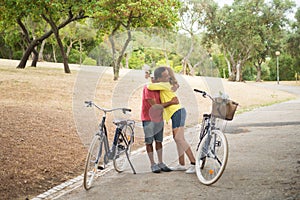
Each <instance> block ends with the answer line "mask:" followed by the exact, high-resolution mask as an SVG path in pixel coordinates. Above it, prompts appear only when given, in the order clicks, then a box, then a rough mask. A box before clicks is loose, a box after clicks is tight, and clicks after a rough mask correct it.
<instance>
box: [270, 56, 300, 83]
mask: <svg viewBox="0 0 300 200" xmlns="http://www.w3.org/2000/svg"><path fill="white" fill-rule="evenodd" d="M278 66H279V80H283V81H287V80H294V79H295V72H296V70H295V69H294V66H293V59H292V58H291V56H290V55H287V54H284V53H283V54H280V56H279V57H278ZM268 67H269V68H270V77H271V78H270V79H271V80H272V81H275V80H277V58H276V57H274V58H272V59H271V60H270V62H269V64H268Z"/></svg>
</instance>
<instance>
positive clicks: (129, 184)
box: [49, 84, 300, 200]
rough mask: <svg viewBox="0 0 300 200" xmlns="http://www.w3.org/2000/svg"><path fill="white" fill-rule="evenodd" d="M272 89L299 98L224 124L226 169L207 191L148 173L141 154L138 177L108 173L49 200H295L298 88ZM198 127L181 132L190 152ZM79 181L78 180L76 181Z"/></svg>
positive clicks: (188, 177) (182, 179) (181, 176)
mask: <svg viewBox="0 0 300 200" xmlns="http://www.w3.org/2000/svg"><path fill="white" fill-rule="evenodd" d="M260 85H261V86H264V87H273V88H274V87H276V88H277V89H281V90H285V91H289V92H292V93H295V94H297V95H299V98H298V99H296V100H291V101H288V102H284V103H280V104H275V105H272V106H268V107H263V108H259V109H255V110H253V111H251V112H247V113H243V114H240V115H237V116H236V117H235V119H234V120H233V121H232V122H228V125H227V129H226V132H227V134H226V136H227V138H228V142H229V160H228V165H227V167H226V169H225V172H224V174H223V176H222V177H221V179H220V180H219V181H218V182H217V183H216V184H214V185H212V186H209V187H208V186H204V185H202V184H201V183H200V182H199V181H198V179H197V177H196V175H195V174H185V173H184V172H169V173H160V174H153V173H151V172H150V168H149V162H148V160H147V155H146V154H145V152H144V151H141V152H139V153H137V154H136V155H135V156H134V157H133V164H134V166H135V168H136V171H137V174H136V175H134V174H132V173H131V171H130V169H128V171H126V172H124V173H121V174H118V173H116V172H115V171H114V170H110V171H108V172H107V173H106V174H105V175H104V176H102V177H100V178H98V179H97V181H96V182H95V183H94V187H93V188H92V189H90V190H89V191H85V190H84V189H83V187H82V186H81V183H82V181H78V180H75V182H76V181H77V182H76V183H75V184H73V186H72V188H73V189H70V190H63V191H61V192H60V193H56V194H55V195H52V196H50V197H49V198H52V199H172V200H174V199H189V200H190V199H222V200H224V199H237V200H240V199H260V200H261V199H300V182H299V180H300V172H299V171H300V148H299V147H300V136H299V133H300V87H290V86H281V85H279V86H277V85H269V84H266V85H262V84H260ZM197 129H198V128H197V127H193V128H190V129H187V130H186V137H187V138H188V139H189V141H190V142H191V143H192V145H193V147H195V144H196V142H197V138H198V133H197V131H196V130H197ZM164 160H165V162H166V163H167V164H169V165H171V166H172V165H175V164H176V162H177V161H176V149H175V144H174V142H173V140H172V139H171V138H169V139H168V138H167V140H166V141H165V145H164ZM78 179H80V177H78Z"/></svg>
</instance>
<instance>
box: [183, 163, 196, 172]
mask: <svg viewBox="0 0 300 200" xmlns="http://www.w3.org/2000/svg"><path fill="white" fill-rule="evenodd" d="M185 173H187V174H195V173H196V168H195V165H191V166H190V167H189V168H188V169H187V170H186V171H185Z"/></svg>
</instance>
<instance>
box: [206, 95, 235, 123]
mask: <svg viewBox="0 0 300 200" xmlns="http://www.w3.org/2000/svg"><path fill="white" fill-rule="evenodd" d="M237 106H238V103H236V102H234V101H232V100H229V99H223V98H221V97H217V98H214V101H213V104H212V112H211V115H212V116H214V117H216V118H221V119H225V120H229V121H230V120H232V119H233V116H234V113H235V111H236V109H237Z"/></svg>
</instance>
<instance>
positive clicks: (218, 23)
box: [205, 0, 293, 81]
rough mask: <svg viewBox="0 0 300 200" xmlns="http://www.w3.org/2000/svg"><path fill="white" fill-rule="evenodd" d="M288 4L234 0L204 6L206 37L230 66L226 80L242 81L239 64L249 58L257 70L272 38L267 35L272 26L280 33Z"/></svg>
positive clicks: (289, 2)
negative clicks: (219, 48) (222, 3)
mask: <svg viewBox="0 0 300 200" xmlns="http://www.w3.org/2000/svg"><path fill="white" fill-rule="evenodd" d="M292 6H293V3H292V2H291V1H290V0H285V1H278V0H274V1H273V2H272V3H271V4H270V6H269V7H267V6H266V3H265V1H264V0H253V1H247V0H235V1H234V2H233V4H232V5H231V6H228V5H227V6H224V7H223V8H221V9H215V8H213V7H211V6H210V7H208V8H207V13H208V15H207V17H206V18H205V21H206V24H207V26H206V28H207V31H206V41H213V42H216V43H217V44H218V45H219V46H220V47H221V50H222V51H223V53H224V55H225V59H226V60H227V63H228V68H231V70H230V71H229V72H231V74H230V80H235V81H242V72H243V70H242V68H243V65H244V64H245V63H246V62H247V61H248V60H250V59H252V60H253V61H254V60H255V59H256V60H258V65H257V66H259V67H258V71H260V70H259V69H260V65H261V63H262V62H263V61H264V60H265V57H266V56H267V52H269V51H268V50H269V49H268V48H269V47H270V45H271V42H272V40H271V39H275V41H276V38H271V37H274V36H275V35H274V34H273V33H275V32H274V31H276V30H277V31H278V33H277V34H278V35H279V34H280V31H281V30H282V28H283V24H284V23H283V22H284V20H282V19H284V18H283V17H284V14H285V13H286V11H288V10H289V9H290V8H291V7H292ZM267 11H269V13H268V12H267ZM267 16H268V17H267ZM270 35H271V37H270ZM273 41H274V40H273ZM273 45H274V43H273Z"/></svg>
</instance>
